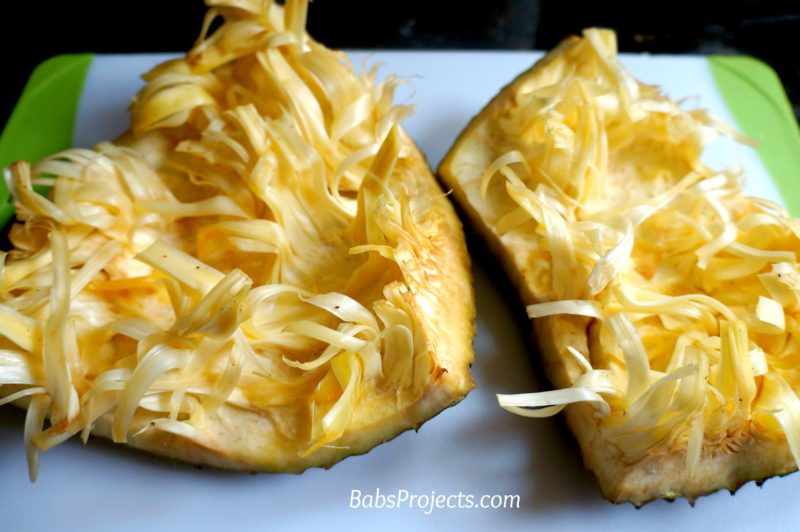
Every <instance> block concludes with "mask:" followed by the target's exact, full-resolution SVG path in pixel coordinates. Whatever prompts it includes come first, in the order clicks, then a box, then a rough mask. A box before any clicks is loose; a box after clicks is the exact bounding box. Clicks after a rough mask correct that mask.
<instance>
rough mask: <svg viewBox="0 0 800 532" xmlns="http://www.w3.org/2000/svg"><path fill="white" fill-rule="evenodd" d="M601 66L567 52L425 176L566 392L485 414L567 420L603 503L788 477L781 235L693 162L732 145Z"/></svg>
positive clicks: (774, 223) (794, 385)
mask: <svg viewBox="0 0 800 532" xmlns="http://www.w3.org/2000/svg"><path fill="white" fill-rule="evenodd" d="M615 52H616V50H615V37H614V35H613V33H611V32H607V31H597V30H587V32H586V36H585V37H584V38H582V39H579V38H569V39H567V40H565V41H564V42H562V43H561V44H560V45H559V46H558V47H557V48H556V49H554V50H553V51H551V52H550V53H549V54H548V55H547V56H546V57H545V58H544V59H543V60H542V61H540V62H539V63H537V64H536V65H535V66H534V67H533V68H531V69H530V70H529V71H527V72H524V73H522V74H521V75H520V76H519V77H517V79H515V80H514V81H513V82H512V83H511V84H509V85H508V86H507V87H505V88H504V89H503V90H502V91H501V92H500V93H499V94H498V95H497V96H496V97H495V98H494V99H493V100H492V101H491V102H489V104H487V106H486V107H485V108H484V109H483V110H482V111H481V112H480V113H479V114H478V115H477V116H476V117H474V118H473V119H472V121H471V122H470V124H469V125H468V126H467V128H466V129H465V130H464V132H462V134H461V135H460V136H459V138H458V139H457V140H456V142H455V144H454V146H453V147H452V148H451V150H450V152H449V153H448V154H447V156H446V157H445V159H444V160H443V162H442V164H441V165H440V167H439V169H438V173H439V176H440V179H441V180H442V182H443V183H444V185H445V186H446V187H448V188H452V189H453V195H452V196H453V198H454V199H455V201H456V202H457V203H458V204H459V205H460V206H461V208H462V209H463V211H464V212H465V213H466V214H467V216H468V218H469V219H470V222H471V223H472V225H473V227H474V228H475V230H476V231H477V232H478V233H479V234H480V235H481V236H482V237H483V238H485V239H486V240H487V242H488V243H489V245H490V247H491V249H492V250H493V251H494V252H495V253H496V255H497V256H498V257H499V258H500V260H501V261H502V263H503V265H504V267H505V269H506V271H507V272H508V274H509V276H510V278H511V280H512V282H513V283H514V285H515V286H516V287H517V289H518V291H519V293H520V296H521V299H522V301H523V303H525V304H526V305H528V306H529V307H528V309H529V313H530V314H531V316H532V317H533V316H537V317H536V318H535V319H534V320H533V326H534V329H535V332H536V338H537V343H538V346H539V350H540V353H541V356H542V359H543V365H544V368H545V371H546V372H547V375H548V377H549V379H550V381H551V382H552V383H553V384H554V386H555V388H557V389H563V390H565V393H561V392H559V393H560V395H553V394H550V395H548V394H534V395H533V396H531V397H530V398H528V397H501V403H505V404H506V405H507V408H508V409H510V410H512V411H516V412H517V413H520V414H523V415H545V414H546V415H552V413H554V412H555V411H558V410H559V409H561V408H563V407H564V405H567V406H566V410H565V413H566V416H567V421H568V423H569V425H570V427H571V429H572V431H573V433H574V434H575V436H576V438H577V440H578V442H579V444H580V446H581V449H582V452H583V455H584V461H585V463H586V465H587V467H588V468H589V469H591V470H592V471H593V472H594V473H595V475H596V476H597V478H598V481H599V484H600V488H601V491H602V493H603V495H604V496H605V497H606V498H608V499H609V500H611V501H614V502H632V503H633V504H635V505H641V504H643V503H645V502H647V501H650V500H652V499H654V498H669V499H672V498H675V497H680V496H683V497H686V498H688V499H690V500H693V499H695V498H696V497H698V496H700V495H703V494H706V493H710V492H712V491H715V490H717V489H722V488H728V489H732V490H733V489H736V488H738V487H739V486H740V485H741V484H743V483H745V482H747V481H748V480H753V479H756V480H757V479H763V478H766V477H769V476H773V475H780V474H785V473H787V472H790V471H792V470H794V469H796V468H797V466H796V459H797V456H796V455H797V449H796V447H797V443H796V435H795V434H796V430H794V429H796V422H795V420H794V412H796V411H797V410H796V409H797V404H798V399H797V393H796V391H797V390H798V389H800V382H798V381H797V379H796V375H795V372H794V370H793V368H794V367H795V366H793V365H792V363H791V362H790V360H792V359H793V354H792V353H793V352H794V351H793V347H791V346H792V345H793V344H794V342H796V340H795V337H794V331H795V330H796V329H795V328H794V323H795V320H796V319H797V309H798V307H797V304H796V301H795V299H793V298H795V295H796V294H797V293H798V292H797V289H798V288H800V284H796V283H795V282H794V279H795V276H796V275H797V271H798V268H797V262H796V252H797V250H798V249H800V241H798V232H797V226H798V224H797V221H796V220H793V219H791V218H789V217H788V216H787V215H786V214H785V213H783V212H781V211H780V210H779V209H778V212H771V211H770V210H769V209H772V206H769V209H765V208H764V207H763V206H762V205H763V204H762V203H760V202H756V201H753V200H750V199H748V198H744V197H743V196H742V195H741V191H740V185H739V183H738V181H737V176H736V174H735V172H734V171H730V170H729V171H726V173H719V174H718V173H717V172H714V171H713V170H711V169H708V168H706V167H705V166H704V165H702V164H701V163H700V161H699V157H700V154H701V153H702V149H703V146H704V145H705V143H706V142H707V141H708V140H709V138H710V137H712V136H714V135H718V134H720V133H730V130H729V129H728V128H727V127H726V126H724V125H722V124H720V123H719V122H718V121H716V120H715V119H714V118H713V117H711V116H710V115H708V114H707V113H705V112H704V111H691V112H687V111H684V110H682V109H681V108H680V107H679V106H677V105H676V104H674V103H673V102H671V101H669V100H668V99H666V98H665V97H663V96H662V95H661V94H659V93H658V91H657V89H656V88H653V87H648V86H645V85H642V84H639V83H637V82H635V81H634V80H633V79H632V78H631V77H630V75H629V74H627V73H625V72H624V69H623V68H622V66H621V65H620V64H619V63H618V62H617V60H616V58H615V57H614V55H615ZM709 191H711V192H709ZM713 191H717V192H713ZM692 209H694V210H692ZM780 272H784V273H780ZM778 279H781V281H780V282H779V281H778ZM790 279H791V280H790ZM778 284H780V286H778ZM553 301H562V302H565V303H564V305H562V307H558V308H559V309H560V310H552V308H554V307H548V306H547V305H548V304H549V302H553ZM659 301H661V302H659ZM637 305H638V306H637ZM647 305H650V307H647ZM654 308H655V309H656V310H652V309H654ZM547 309H550V310H547ZM563 312H566V314H565V313H563ZM569 313H575V314H583V315H569ZM626 324H630V325H632V329H630V331H633V335H630V334H628V333H627V332H626V331H628V330H629V329H627V327H628V325H626ZM637 343H639V345H640V346H639V347H637V346H636V344H637ZM787 346H789V347H787ZM548 393H549V392H548ZM512 404H513V405H521V406H510V405H512ZM526 404H527V405H533V404H536V405H539V406H547V408H544V409H543V410H541V411H540V412H535V411H532V410H530V409H526V408H525V407H524V405H526ZM626 414H627V415H626ZM532 422H533V421H532ZM786 434H790V437H789V440H788V442H787V436H786ZM793 446H794V447H795V449H792V447H793ZM792 450H794V451H795V452H794V454H793V452H792Z"/></svg>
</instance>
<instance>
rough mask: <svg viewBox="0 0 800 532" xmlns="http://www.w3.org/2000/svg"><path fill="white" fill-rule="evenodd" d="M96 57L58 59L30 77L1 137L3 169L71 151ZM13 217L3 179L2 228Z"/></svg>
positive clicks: (0, 188) (0, 195)
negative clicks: (79, 111)
mask: <svg viewBox="0 0 800 532" xmlns="http://www.w3.org/2000/svg"><path fill="white" fill-rule="evenodd" d="M92 57H93V54H70V55H58V56H55V57H51V58H50V59H47V60H46V61H44V62H43V63H41V64H40V65H39V66H37V67H36V69H35V70H34V71H33V73H32V74H31V77H30V79H29V80H28V83H27V84H26V85H25V89H23V91H22V95H21V96H20V98H19V102H18V103H17V106H16V107H15V108H14V111H13V112H12V113H11V116H10V117H9V119H8V122H7V123H6V127H5V129H3V133H2V135H0V167H3V168H5V167H6V166H8V165H10V164H11V163H13V162H14V161H18V160H20V159H25V160H27V161H38V160H39V159H42V158H43V157H46V156H48V155H50V154H53V153H56V152H59V151H61V150H65V149H67V148H70V147H72V144H73V142H72V135H73V130H74V129H75V117H76V116H77V114H78V104H79V102H80V98H81V92H82V91H83V84H84V81H85V80H86V75H87V73H88V72H89V67H90V66H91V64H92ZM13 216H14V204H13V202H12V201H11V196H10V194H9V192H8V187H7V186H6V182H5V179H0V226H4V225H5V224H7V223H8V221H9V220H11V218H12V217H13Z"/></svg>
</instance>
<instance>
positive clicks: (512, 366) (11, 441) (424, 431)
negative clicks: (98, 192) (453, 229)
mask: <svg viewBox="0 0 800 532" xmlns="http://www.w3.org/2000/svg"><path fill="white" fill-rule="evenodd" d="M367 55H368V54H365V53H360V52H354V53H352V54H351V57H352V59H353V62H354V64H356V65H357V66H358V65H360V63H361V61H362V59H364V58H365V57H367ZM540 56H541V54H538V53H535V52H514V53H509V52H373V53H370V54H369V57H370V60H371V61H378V62H382V63H384V65H385V67H384V69H383V73H384V74H388V73H389V72H394V73H397V74H399V75H401V76H405V77H408V78H409V79H410V82H411V83H412V84H413V86H414V92H413V94H412V93H411V91H407V92H403V91H400V92H399V94H398V99H399V100H400V101H404V100H408V99H410V100H411V101H413V102H415V103H417V105H418V112H417V114H416V115H415V116H414V117H413V118H411V119H409V120H408V121H407V123H406V124H405V126H406V129H407V130H408V131H409V133H410V134H411V135H412V136H413V137H414V138H415V139H416V140H417V142H418V144H419V145H420V147H421V148H422V150H423V151H424V152H425V153H426V155H427V157H428V160H429V162H430V163H431V164H432V165H433V166H434V167H435V166H436V165H437V164H438V163H439V161H440V160H441V158H442V157H443V156H444V153H445V152H446V150H447V149H448V148H449V146H450V145H451V144H452V142H453V140H454V139H455V137H456V135H457V134H458V133H459V132H460V131H461V129H462V128H463V127H464V126H465V125H466V123H467V122H468V120H469V119H470V118H471V117H472V116H473V115H474V114H476V113H477V112H478V111H479V109H480V108H481V107H482V106H483V105H484V104H485V103H486V102H487V101H488V100H489V98H491V97H492V96H493V95H494V94H495V93H496V92H497V91H498V90H499V89H500V88H501V87H502V86H503V85H505V84H506V83H507V82H508V81H510V80H511V79H512V78H513V77H514V76H515V75H516V74H518V73H519V72H521V71H522V70H524V69H526V68H527V67H529V66H530V65H531V64H532V63H533V61H534V60H535V59H537V58H538V57H540ZM166 57H168V56H166V55H143V56H101V57H97V58H96V59H95V61H94V63H93V65H92V69H91V71H90V73H89V77H88V79H87V84H86V87H85V90H84V97H83V99H82V102H81V106H80V112H79V119H78V122H77V124H76V131H75V139H76V145H78V146H84V147H89V146H92V145H93V144H95V143H96V142H98V141H100V140H104V139H111V138H114V137H116V136H118V135H119V134H121V133H122V132H123V131H124V130H125V128H126V124H127V121H128V117H127V112H126V106H127V104H128V102H129V101H130V98H131V96H132V95H133V94H134V93H135V92H136V90H137V89H138V87H139V86H140V85H141V82H139V81H138V74H139V73H141V72H144V71H146V70H147V69H148V68H149V67H150V66H152V65H154V64H155V63H156V62H157V61H160V60H163V59H165V58H166ZM623 62H624V63H625V65H626V66H627V67H628V68H629V69H630V70H631V71H632V72H633V74H634V75H635V76H637V77H638V78H639V79H641V80H643V81H645V82H647V83H654V84H659V85H661V86H663V87H664V89H665V91H666V92H667V93H668V94H669V95H670V96H671V97H673V98H683V97H687V96H689V97H694V98H695V100H694V101H691V102H687V105H691V106H698V107H707V108H709V109H711V110H712V112H714V113H715V114H717V115H718V116H720V117H721V118H723V119H725V120H728V121H730V115H729V114H728V112H727V110H726V109H725V107H724V104H723V103H722V100H721V99H720V97H719V95H718V94H717V92H716V90H715V89H714V87H713V84H712V83H711V79H710V76H709V73H708V70H707V68H706V64H705V60H704V59H702V58H693V57H664V56H623ZM725 160H727V161H728V164H730V165H742V166H743V167H744V168H745V169H746V171H747V174H748V179H749V180H750V183H751V184H750V186H749V188H750V189H751V190H757V191H758V193H759V195H761V196H767V197H769V198H771V199H775V200H778V199H779V198H778V196H777V192H776V191H775V187H774V186H773V185H772V183H771V181H770V180H769V179H768V178H767V175H766V173H765V171H764V168H763V166H762V165H761V163H760V161H758V159H757V157H756V156H755V153H754V152H753V151H752V150H750V149H747V148H743V147H739V148H734V147H733V146H732V144H729V143H728V144H726V143H721V144H720V145H719V146H715V147H714V151H713V153H712V154H711V155H710V156H709V158H708V159H707V161H708V162H712V163H715V166H716V167H720V164H719V162H720V161H725ZM470 246H471V251H472V253H473V260H474V262H475V285H476V299H477V306H478V324H477V325H478V334H477V337H476V339H475V351H476V352H475V359H476V362H475V365H474V366H473V374H474V377H475V380H476V381H477V382H478V384H479V386H480V387H479V388H478V389H477V390H475V391H473V392H472V393H471V394H470V395H469V396H468V397H467V398H466V399H465V400H464V401H463V402H462V403H460V404H459V405H457V406H456V407H454V408H451V409H449V410H446V411H445V412H443V413H442V414H440V415H439V416H437V417H435V418H434V419H432V420H430V421H429V422H428V423H426V424H425V425H424V426H423V427H422V428H421V429H420V431H419V433H413V432H410V433H405V434H403V435H401V436H400V437H398V438H397V439H395V440H393V441H391V442H388V443H386V444H384V445H381V446H378V447H377V448H375V449H373V450H372V451H371V452H369V453H368V454H366V455H364V456H357V457H351V458H348V459H346V460H344V461H343V462H341V463H339V464H338V465H336V466H335V467H334V468H332V469H331V470H328V471H324V470H310V471H308V472H306V473H304V474H303V475H300V476H293V475H255V476H251V475H245V474H240V473H232V472H226V471H216V470H212V469H197V468H194V467H191V466H186V465H182V464H173V463H171V462H167V461H164V460H161V459H158V458H154V457H151V456H149V455H146V454H143V453H138V452H135V451H131V450H128V449H126V448H124V447H120V446H115V445H112V444H111V443H108V442H106V441H101V440H91V441H90V442H89V444H88V445H87V446H86V447H84V446H83V445H82V444H81V443H80V441H79V440H78V439H76V438H73V439H72V440H70V441H68V442H66V443H65V444H62V445H60V446H58V447H56V448H55V449H53V450H51V451H48V452H47V453H43V455H42V457H41V467H40V474H39V480H38V482H37V483H36V484H33V485H32V484H30V483H29V482H28V477H27V469H26V464H25V456H24V450H23V445H22V424H23V414H22V413H21V412H17V411H16V410H14V409H12V408H7V407H6V408H0V470H2V472H3V474H2V477H1V478H0V501H1V502H0V529H2V530H45V529H47V530H49V529H55V530H97V529H106V530H107V529H114V530H120V531H124V530H132V531H133V530H136V531H140V530H197V531H199V530H217V531H222V530H259V531H263V530H286V529H294V530H309V529H312V527H313V528H316V529H348V530H359V529H363V528H366V527H370V528H373V527H374V528H380V529H413V528H426V529H429V528H430V529H432V528H437V529H442V530H458V529H466V530H474V529H497V530H518V529H523V528H524V529H528V530H579V529H592V530H597V529H600V530H676V529H678V530H711V529H714V530H725V531H733V530H752V529H754V528H757V529H766V528H770V527H773V528H779V529H786V528H789V527H791V526H792V524H794V523H795V522H796V519H795V518H796V517H798V516H800V503H797V502H796V500H795V497H794V496H793V493H796V492H798V491H800V475H796V474H795V475H790V476H788V477H784V478H780V479H773V480H770V481H768V482H767V483H766V484H764V486H763V487H757V486H755V485H754V484H753V483H752V482H751V483H749V484H747V485H745V486H744V487H743V488H742V489H741V490H740V491H739V492H738V493H737V494H736V495H735V496H733V497H732V496H731V495H729V494H728V493H727V492H721V493H716V494H713V495H711V496H708V497H704V498H702V499H700V500H699V501H697V504H696V505H695V507H694V508H692V507H690V506H689V504H687V503H686V501H684V500H679V501H677V502H675V503H668V502H665V501H656V502H654V503H651V504H648V505H647V506H645V507H644V508H642V509H639V510H636V509H634V508H633V507H632V506H631V505H623V506H614V505H611V504H609V503H607V502H605V501H603V500H602V499H601V498H600V496H599V494H598V491H597V488H596V487H595V484H594V480H593V478H592V477H591V475H590V474H589V473H587V472H585V471H584V470H583V468H582V465H581V461H580V460H581V459H580V455H579V452H578V449H577V447H576V445H575V444H574V443H573V441H572V439H571V436H570V435H569V434H568V433H567V430H566V429H565V428H564V426H563V424H562V422H561V420H560V418H556V419H545V420H532V419H525V418H521V417H517V416H514V415H512V414H509V413H507V412H505V411H503V410H501V409H500V408H499V407H498V406H497V403H496V401H495V398H494V395H495V394H496V393H501V392H502V393H513V392H524V391H533V390H536V389H539V388H540V384H539V381H537V379H536V378H535V376H534V374H535V369H534V368H535V365H534V363H532V362H531V360H530V359H529V356H528V355H527V354H526V347H530V346H529V345H526V342H527V340H526V339H527V338H528V336H529V327H528V324H527V322H526V320H525V318H524V316H522V312H523V311H522V309H521V305H520V304H519V302H518V301H517V299H516V295H515V294H513V293H510V292H508V290H507V288H505V285H504V282H503V281H502V278H503V277H502V274H501V273H500V272H499V270H497V268H496V265H495V264H494V263H493V261H492V260H491V259H490V258H487V257H484V256H483V253H484V250H483V248H482V247H481V245H480V244H479V243H478V242H470ZM356 489H357V490H361V491H362V492H363V493H364V494H367V493H371V494H375V493H376V490H380V492H381V493H382V494H384V495H388V494H396V493H397V492H398V490H407V491H408V492H409V493H410V494H416V495H430V494H431V493H432V492H435V493H436V494H437V495H438V494H444V495H457V494H459V493H463V494H473V495H476V496H480V495H483V494H518V495H519V496H520V501H521V504H520V508H519V509H494V510H492V509H471V510H467V509H461V510H459V509H447V508H442V509H434V510H433V511H432V512H431V513H430V515H426V510H424V509H419V508H408V507H403V508H400V509H351V508H349V502H350V496H351V490H356Z"/></svg>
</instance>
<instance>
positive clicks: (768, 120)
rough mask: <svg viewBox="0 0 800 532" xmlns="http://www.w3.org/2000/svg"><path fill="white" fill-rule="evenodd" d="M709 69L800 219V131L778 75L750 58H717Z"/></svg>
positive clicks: (783, 194) (790, 210)
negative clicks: (755, 142)
mask: <svg viewBox="0 0 800 532" xmlns="http://www.w3.org/2000/svg"><path fill="white" fill-rule="evenodd" d="M708 65H709V68H710V70H711V75H712V77H713V78H714V83H715V84H716V86H717V89H718V90H719V92H720V94H721V95H722V99H723V100H724V102H725V105H726V106H727V107H728V110H730V112H731V115H733V119H734V120H735V121H736V124H737V126H738V128H739V130H740V131H741V132H742V133H744V134H745V135H747V136H748V137H752V138H755V139H758V140H759V145H758V147H757V148H756V152H757V153H758V156H759V158H760V159H761V162H762V163H763V164H764V166H765V167H766V169H767V172H769V174H770V176H771V177H772V180H773V181H774V182H775V186H777V188H778V192H779V193H780V195H781V198H782V199H783V203H784V205H785V206H786V208H787V209H788V210H789V213H791V215H792V216H795V217H797V216H800V127H798V125H797V120H796V119H795V117H794V113H793V112H792V106H791V104H790V103H789V99H788V98H787V97H786V92H784V90H783V85H782V84H781V81H780V79H779V78H778V75H777V74H776V73H775V71H774V70H772V68H770V67H769V66H768V65H767V64H766V63H763V62H762V61H759V60H758V59H754V58H752V57H747V56H722V55H712V56H709V57H708Z"/></svg>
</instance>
